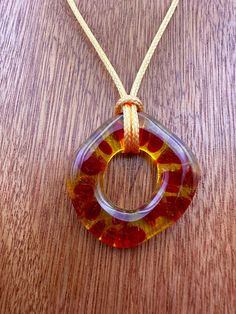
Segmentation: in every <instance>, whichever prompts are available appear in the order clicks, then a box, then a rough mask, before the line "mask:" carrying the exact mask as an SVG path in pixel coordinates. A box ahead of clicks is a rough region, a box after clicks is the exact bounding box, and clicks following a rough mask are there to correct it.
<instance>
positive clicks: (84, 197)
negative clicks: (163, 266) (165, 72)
mask: <svg viewBox="0 0 236 314" xmlns="http://www.w3.org/2000/svg"><path fill="white" fill-rule="evenodd" d="M67 1H68V3H69V5H70V7H71V9H72V12H73V13H74V15H75V17H76V19H77V20H78V22H79V24H80V26H81V27H82V29H83V30H84V32H85V34H86V35H87V37H88V39H89V40H90V42H91V44H92V45H93V46H94V48H95V50H96V52H97V53H98V56H99V57H100V58H101V60H102V62H103V63H104V65H105V67H106V69H107V71H108V72H109V74H110V75H111V78H112V80H113V81H114V84H115V85H116V87H117V89H118V92H119V94H120V99H119V100H118V102H117V103H116V105H115V114H116V115H115V117H114V118H112V119H111V120H109V121H107V122H106V123H105V124H104V125H102V126H101V127H100V128H99V129H98V130H97V131H95V133H94V134H92V136H91V137H90V138H89V139H88V140H87V141H86V142H85V143H84V144H83V145H82V146H81V147H80V148H79V149H78V151H77V152H76V154H75V158H74V161H73V164H72V167H71V172H70V177H69V180H68V191H69V196H70V198H71V200H72V203H73V206H74V208H75V210H76V212H77V215H78V217H79V219H80V221H81V222H82V224H83V225H84V226H85V228H86V229H88V230H89V231H90V232H91V233H92V234H93V235H94V236H95V237H96V238H97V239H98V240H100V241H101V242H103V243H105V244H107V245H109V246H111V247H115V248H131V247H135V246H137V245H139V244H141V243H143V242H145V241H146V240H148V239H150V238H151V237H153V236H154V235H156V234H158V233H160V232H161V231H163V230H165V229H166V228H168V227H170V226H171V225H173V224H174V223H175V222H176V221H177V220H178V219H179V218H180V217H181V216H182V215H183V213H184V212H185V211H186V209H187V208H188V206H189V204H190V203H191V201H192V198H193V196H194V194H195V191H196V188H197V184H198V181H199V177H200V170H199V166H198V163H197V160H196V158H195V157H194V155H193V154H192V152H191V151H190V149H189V148H187V147H186V146H185V145H184V144H183V143H182V141H181V140H179V139H178V137H176V136H175V135H173V134H171V133H170V132H169V131H168V130H167V129H166V128H164V127H163V126H162V125H161V124H160V123H159V122H157V121H156V120H155V119H154V118H153V117H151V116H149V115H147V114H146V113H144V112H143V109H144V107H143V104H142V102H141V100H140V99H139V98H138V97H137V94H138V90H139V87H140V85H141V82H142V79H143V76H144V74H145V72H146V69H147V67H148V65H149V63H150V61H151V58H152V56H153V54H154V52H155V49H156V47H157V45H158V43H159V41H160V39H161V37H162V35H163V33H164V31H165V29H166V27H167V25H168V23H169V21H170V20H171V18H172V16H173V14H174V12H175V10H176V7H177V5H178V2H179V1H178V0H174V1H172V3H171V5H170V8H169V10H168V11H167V14H166V16H165V18H164V20H163V22H162V23H161V26H160V28H159V30H158V31H157V33H156V35H155V37H154V39H153V41H152V43H151V46H150V48H149V49H148V52H147V54H146V56H145V58H144V60H143V63H142V64H141V67H140V69H139V71H138V74H137V76H136V78H135V81H134V83H133V86H132V88H131V92H130V93H129V94H128V93H127V92H126V90H125V88H124V86H123V84H122V82H121V80H120V78H119V76H118V75H117V73H116V71H115V69H114V68H113V66H112V64H111V63H110V61H109V59H108V58H107V56H106V54H105V52H104V51H103V49H102V48H101V46H100V44H99V43H98V41H97V39H96V38H95V36H94V35H93V33H92V32H91V30H90V28H89V26H88V25H87V23H86V22H85V20H84V19H83V17H82V15H81V14H80V12H79V9H78V6H77V4H76V3H75V0H67ZM139 152H143V153H145V154H146V155H147V157H148V158H151V160H152V162H153V164H154V165H155V167H156V169H157V179H156V182H155V190H154V192H153V194H152V197H151V199H150V200H149V201H148V202H147V203H145V204H144V205H143V206H141V207H139V208H136V209H133V210H127V209H124V208H119V207H118V206H116V205H115V204H113V203H112V202H111V201H110V200H109V199H108V198H107V196H106V195H105V193H104V187H103V179H104V173H105V170H106V169H107V166H108V164H109V162H110V161H111V159H112V158H113V157H114V156H115V155H117V154H122V153H123V154H128V153H129V154H138V153H139Z"/></svg>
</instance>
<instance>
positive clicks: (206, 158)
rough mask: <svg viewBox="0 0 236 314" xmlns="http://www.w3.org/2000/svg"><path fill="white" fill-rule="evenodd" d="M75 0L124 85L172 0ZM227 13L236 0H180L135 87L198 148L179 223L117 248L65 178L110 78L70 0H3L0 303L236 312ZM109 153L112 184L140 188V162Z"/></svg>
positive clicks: (235, 136)
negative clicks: (73, 197) (197, 176)
mask: <svg viewBox="0 0 236 314" xmlns="http://www.w3.org/2000/svg"><path fill="white" fill-rule="evenodd" d="M79 3H80V4H79V5H80V9H81V12H82V13H83V15H84V17H85V18H86V20H87V21H88V23H89V25H90V26H91V28H92V29H93V30H94V33H95V35H96V36H97V38H98V39H99V41H100V42H101V44H102V46H103V47H104V49H105V51H106V52H107V54H108V56H109V58H110V60H111V61H112V63H113V65H114V66H115V68H116V69H118V72H119V74H120V76H121V78H122V80H123V82H124V84H125V86H126V87H127V88H130V87H131V84H132V81H133V79H134V76H135V75H136V72H137V70H138V67H139V65H140V62H141V61H142V58H143V56H144V55H145V52H146V50H147V47H148V46H149V44H150V42H151V40H152V38H153V36H154V34H155V32H156V29H157V27H158V25H159V24H160V21H161V19H162V17H163V16H164V13H165V11H166V9H167V6H168V5H169V1H167V0H166V1H155V0H149V1H142V0H132V1H126V0H100V1H95V0H89V1H86V0H80V1H79ZM235 16H236V1H235V0H209V1H195V0H183V1H181V2H180V5H179V7H178V10H177V12H176V14H175V16H174V18H173V20H172V21H171V23H170V25H169V27H168V30H167V31H166V33H165V35H164V37H163V39H162V40H161V43H160V45H159V47H158V49H157V52H156V54H155V56H154V59H153V60H152V63H151V66H150V68H149V70H148V73H147V74H146V76H145V79H144V81H143V84H142V88H141V90H140V94H139V96H140V97H141V98H142V100H143V102H144V104H145V109H146V112H148V113H149V114H152V115H153V116H154V117H156V118H157V119H158V120H160V121H161V122H162V123H163V124H164V125H165V126H166V127H167V128H169V129H170V130H171V131H172V132H174V133H176V134H177V135H178V136H179V137H180V138H182V139H183V141H185V142H186V143H187V144H188V145H189V146H190V147H191V148H192V150H193V151H194V152H195V153H196V155H197V157H198V159H199V162H200V165H201V169H202V180H201V184H200V186H199V190H198V193H197V195H196V197H195V199H194V202H193V205H192V206H191V207H190V209H189V211H188V212H187V213H186V214H185V215H184V217H183V219H182V220H181V221H180V222H178V223H177V224H176V225H175V226H173V227H172V228H170V229H168V230H167V231H166V232H164V233H162V234H161V235H159V236H157V237H155V238H153V239H152V240H150V241H148V242H147V243H145V244H144V245H142V246H140V247H138V248H136V249H133V250H115V249H111V248H108V247H106V246H104V245H102V244H100V243H99V242H98V241H97V240H96V239H94V238H93V236H92V235H90V234H88V233H87V232H86V231H85V230H84V228H83V227H82V226H81V225H80V223H79V222H78V220H77V217H76V214H75V212H74V210H73V208H72V205H71V203H70V201H69V199H68V196H67V191H66V178H67V176H68V171H69V167H70V160H71V155H72V154H73V152H74V151H75V150H76V149H77V147H78V146H79V145H80V144H81V143H82V142H83V141H84V140H85V139H86V138H87V137H88V136H89V135H90V134H91V133H92V131H93V130H95V129H96V128H97V127H98V126H100V124H101V123H102V122H104V121H105V120H106V119H108V118H109V117H111V116H112V114H113V105H114V103H115V101H116V100H117V99H118V94H117V91H116V90H115V87H114V86H113V84H112V82H111V79H110V77H109V75H108V74H107V73H106V71H105V69H104V67H103V65H102V63H101V62H100V61H99V60H98V57H97V55H96V54H95V52H94V50H93V49H92V47H91V45H90V44H89V43H88V41H87V39H86V38H85V36H84V34H83V33H82V31H81V30H80V27H79V25H78V24H77V22H76V20H75V18H74V17H73V16H72V14H71V12H70V10H69V7H68V5H67V3H66V1H65V0H57V1H46V0H41V1H27V0H21V1H13V0H10V1H6V0H1V2H0V142H1V150H0V170H1V176H0V209H1V212H0V304H1V306H0V313H3V314H5V313H14V314H15V313H24V314H25V313H49V314H50V313H80V314H84V313H86V314H87V313H89V314H92V313H96V314H97V313H108V314H113V313H115V314H116V313H122V314H124V313H127V314H136V313H140V314H141V313H145V314H146V313H148V314H152V313H153V314H159V313H160V314H165V313H168V314H169V313H170V314H172V313H173V314H179V313H181V314H182V313H183V314H185V313H188V314H189V313H196V314H225V313H226V314H228V313H229V314H234V313H236V297H235V296H236V269H235V264H236V227H235V226H236V188H235V186H236V128H235V121H236V107H235V103H236V88H235V87H236V22H235V21H236V20H235ZM114 164H115V165H116V166H115V167H113V168H111V169H110V170H109V171H110V176H108V178H110V177H111V178H112V181H109V180H111V179H108V181H107V182H108V183H109V182H110V183H111V182H112V184H110V186H107V193H109V195H110V197H111V198H113V199H114V200H116V202H120V203H121V204H122V202H123V204H124V203H129V202H131V203H132V200H136V201H137V202H141V201H143V198H145V197H147V195H148V193H150V189H151V187H152V185H151V176H150V173H151V172H149V174H147V177H146V179H145V180H143V174H144V173H146V171H147V169H148V167H149V166H148V164H147V163H144V162H143V161H142V158H137V162H136V163H134V161H133V159H132V160H130V161H128V162H126V163H124V161H123V160H122V161H120V160H117V161H116V162H115V163H114ZM117 165H120V166H121V169H122V171H119V169H117ZM132 167H133V168H134V171H131V170H130V169H133V168H132ZM129 176H132V179H130V180H127V179H126V178H128V177H129ZM134 182H135V184H134ZM118 187H119V190H120V192H119V194H117V191H118ZM143 190H144V191H146V192H143V193H140V191H143ZM126 191H129V194H128V196H129V197H127V192H126ZM145 193H146V194H145ZM117 195H118V196H117ZM131 203H129V205H131Z"/></svg>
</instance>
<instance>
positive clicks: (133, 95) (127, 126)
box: [67, 0, 179, 153]
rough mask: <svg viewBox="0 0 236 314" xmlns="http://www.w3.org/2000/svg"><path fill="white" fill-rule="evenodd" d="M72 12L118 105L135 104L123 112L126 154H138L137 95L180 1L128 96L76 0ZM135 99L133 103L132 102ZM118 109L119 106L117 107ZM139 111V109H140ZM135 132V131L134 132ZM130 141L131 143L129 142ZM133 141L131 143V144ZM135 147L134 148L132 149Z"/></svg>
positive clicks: (174, 4)
mask: <svg viewBox="0 0 236 314" xmlns="http://www.w3.org/2000/svg"><path fill="white" fill-rule="evenodd" d="M67 2H68V4H69V6H70V8H71V10H72V12H73V13H74V15H75V17H76V19H77V21H78V22H79V24H80V26H81V27H82V29H83V30H84V32H85V34H86V35H87V37H88V39H89V40H90V42H91V44H92V45H93V47H94V48H95V50H96V52H97V54H98V55H99V57H100V59H101V60H102V62H103V64H104V66H105V67H106V69H107V71H108V72H109V74H110V76H111V78H112V80H113V82H114V84H115V85H116V87H117V89H118V92H119V94H120V98H121V101H120V100H119V101H118V104H120V103H122V100H123V99H126V98H128V99H130V100H131V101H130V102H128V105H129V106H130V103H131V104H133V105H134V106H132V110H131V108H130V110H125V111H124V110H123V113H124V112H126V114H124V120H126V121H124V132H125V139H127V141H125V152H127V153H128V152H134V153H137V152H138V150H137V147H138V146H139V126H138V125H137V123H138V122H137V121H138V114H137V105H136V104H135V101H136V99H137V94H138V91H139V88H140V85H141V82H142V79H143V77H144V75H145V73H146V70H147V68H148V66H149V64H150V62H151V59H152V56H153V54H154V52H155V50H156V47H157V45H158V43H159V41H160V40H161V38H162V35H163V34H164V32H165V30H166V28H167V26H168V24H169V22H170V20H171V18H172V16H173V14H174V12H175V10H176V7H177V5H178V3H179V0H173V1H172V3H171V5H170V7H169V9H168V11H167V13H166V16H165V17H164V19H163V21H162V23H161V25H160V27H159V29H158V31H157V33H156V35H155V37H154V39H153V41H152V43H151V46H150V48H149V49H148V51H147V53H146V56H145V57H144V60H143V62H142V64H141V66H140V69H139V71H138V73H137V75H136V78H135V80H134V83H133V85H132V88H131V91H130V94H128V93H127V92H126V90H125V87H124V85H123V83H122V82H121V79H120V78H119V76H118V74H117V72H116V70H115V69H114V67H113V65H112V64H111V62H110V60H109V59H108V57H107V55H106V53H105V52H104V50H103V49H102V47H101V45H100V44H99V42H98V41H97V39H96V37H95V36H94V34H93V33H92V31H91V29H90V28H89V26H88V24H87V23H86V22H85V20H84V18H83V16H82V15H81V13H80V11H79V9H78V6H77V5H76V3H75V0H67ZM132 99H133V101H132ZM125 105H126V103H124V102H123V106H125ZM116 107H117V106H116ZM138 109H139V108H138ZM132 121H135V125H134V126H132V123H133V122H132ZM132 130H133V131H132ZM128 141H129V142H128ZM130 141H131V142H130ZM132 147H133V148H132Z"/></svg>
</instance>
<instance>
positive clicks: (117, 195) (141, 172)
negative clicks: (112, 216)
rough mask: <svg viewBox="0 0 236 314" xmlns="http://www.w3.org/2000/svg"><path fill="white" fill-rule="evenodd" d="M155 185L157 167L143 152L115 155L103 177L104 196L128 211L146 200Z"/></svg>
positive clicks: (148, 198)
mask: <svg viewBox="0 0 236 314" xmlns="http://www.w3.org/2000/svg"><path fill="white" fill-rule="evenodd" d="M156 185H157V168H156V166H155V165H154V163H153V161H152V160H151V158H150V157H149V156H148V155H147V154H146V153H143V152H141V153H140V154H139V155H132V154H130V155H125V154H118V155H116V156H115V157H114V158H112V160H111V161H110V163H109V165H108V168H107V170H106V172H105V174H104V178H103V188H104V193H105V195H106V197H107V198H108V199H109V200H110V201H111V202H112V203H113V204H115V205H116V206H118V207H120V208H124V209H126V210H130V211H132V210H134V209H136V208H139V207H140V206H142V205H143V204H145V203H146V202H148V201H149V200H150V199H151V198H152V194H153V192H154V191H155V189H156Z"/></svg>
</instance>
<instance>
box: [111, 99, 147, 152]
mask: <svg viewBox="0 0 236 314" xmlns="http://www.w3.org/2000/svg"><path fill="white" fill-rule="evenodd" d="M142 111H143V104H142V102H141V100H140V99H139V98H138V97H134V96H130V95H127V96H124V97H122V98H120V99H119V100H118V102H117V103H116V106H115V114H117V115H119V114H122V113H123V116H124V153H133V154H138V153H139V119H138V112H142Z"/></svg>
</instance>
